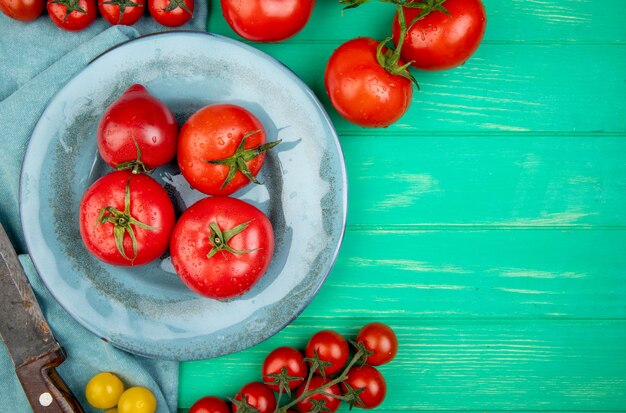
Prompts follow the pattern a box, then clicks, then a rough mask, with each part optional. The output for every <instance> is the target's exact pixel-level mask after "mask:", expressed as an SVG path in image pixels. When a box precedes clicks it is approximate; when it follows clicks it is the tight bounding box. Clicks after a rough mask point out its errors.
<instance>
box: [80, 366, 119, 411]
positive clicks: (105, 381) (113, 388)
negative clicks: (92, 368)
mask: <svg viewBox="0 0 626 413" xmlns="http://www.w3.org/2000/svg"><path fill="white" fill-rule="evenodd" d="M123 392H124V384H123V383H122V381H121V380H120V379H119V378H118V377H117V376H116V375H115V374H113V373H109V372H103V373H98V374H96V375H95V376H93V377H92V378H91V380H89V383H87V387H86V388H85V396H86V397H87V401H88V402H89V404H91V405H92V406H93V407H95V408H96V409H109V408H111V407H115V405H116V404H117V401H118V400H119V399H120V396H121V395H122V393H123Z"/></svg>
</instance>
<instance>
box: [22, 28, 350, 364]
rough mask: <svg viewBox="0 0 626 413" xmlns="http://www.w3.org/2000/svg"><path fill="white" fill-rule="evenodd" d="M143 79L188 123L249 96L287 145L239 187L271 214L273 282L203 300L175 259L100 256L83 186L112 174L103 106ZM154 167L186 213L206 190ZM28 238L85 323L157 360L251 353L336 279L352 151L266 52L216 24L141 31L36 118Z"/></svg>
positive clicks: (25, 176) (27, 176) (48, 276)
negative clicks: (86, 233)
mask: <svg viewBox="0 0 626 413" xmlns="http://www.w3.org/2000/svg"><path fill="white" fill-rule="evenodd" d="M133 83H141V84H143V85H145V86H146V87H147V88H148V90H149V91H150V92H151V93H152V94H154V95H155V96H157V97H158V98H160V99H162V100H163V101H164V102H165V103H166V104H167V105H168V106H169V107H170V108H171V109H172V111H173V112H174V113H175V114H176V116H177V118H178V120H179V123H180V124H181V125H182V123H183V122H184V121H185V119H187V117H188V116H189V115H191V114H192V113H193V112H195V111H196V110H197V109H199V108H201V107H203V106H205V105H207V104H210V103H216V102H229V103H235V104H238V105H242V106H244V107H246V108H247V109H248V110H250V111H252V112H253V113H254V114H255V115H256V116H257V117H258V118H259V119H260V120H261V122H262V123H263V125H264V127H265V129H266V131H267V135H268V140H276V139H282V140H283V143H282V144H281V145H279V146H278V147H277V148H275V149H274V150H272V152H271V153H270V154H269V155H268V156H267V158H266V162H265V166H264V167H263V169H262V171H261V173H260V175H259V176H260V179H261V181H263V182H264V183H265V184H264V185H249V186H248V187H246V188H243V189H242V190H240V191H239V192H237V193H235V194H233V196H234V197H237V198H240V199H243V200H245V201H248V202H250V203H252V204H254V205H256V206H257V207H259V208H260V209H261V210H262V211H264V212H265V213H266V214H267V216H268V217H269V218H270V220H271V222H272V224H273V226H274V231H275V237H276V248H275V253H274V257H273V259H272V263H271V265H270V267H269V269H268V271H267V273H266V274H265V275H264V276H263V278H262V279H261V281H260V282H259V283H258V284H257V285H255V286H254V287H253V288H252V290H250V291H249V292H247V293H246V294H244V295H243V296H241V297H239V298H237V299H233V300H230V301H226V302H221V301H216V300H211V299H207V298H204V297H201V296H198V295H196V294H194V293H193V292H191V291H190V290H188V289H187V288H186V287H185V285H184V284H183V283H182V282H181V281H180V280H179V278H178V276H177V275H176V274H175V273H174V271H173V268H172V266H171V263H170V260H169V258H168V257H163V258H162V259H161V260H158V262H154V263H152V264H149V265H147V266H143V267H137V268H126V267H115V266H110V265H107V264H104V263H102V262H100V261H98V260H97V259H95V258H94V257H92V256H91V255H90V254H89V253H88V252H87V250H86V249H85V247H84V246H83V243H82V241H81V238H80V233H79V228H78V219H77V217H78V207H79V203H80V199H81V197H82V194H83V193H84V191H85V190H86V189H87V188H88V187H89V186H90V185H91V184H92V183H93V182H94V181H95V180H96V179H98V178H99V177H101V176H102V175H104V174H106V173H107V172H109V171H110V169H109V167H108V166H107V165H106V164H104V162H103V161H102V160H101V159H100V157H99V155H98V152H97V147H96V126H97V123H98V121H99V119H100V116H101V114H102V113H103V111H104V109H105V108H106V107H107V106H108V105H110V104H111V102H113V101H114V100H115V99H116V98H117V97H118V96H120V94H122V92H123V91H124V90H125V89H126V88H128V87H129V86H130V85H131V84H133ZM153 176H154V177H155V178H156V179H157V180H159V181H160V182H161V183H162V184H163V185H164V186H165V187H166V189H167V190H168V192H169V193H170V194H171V196H172V199H173V200H174V202H175V204H176V207H177V209H178V211H179V212H180V211H182V210H184V209H185V208H186V207H187V206H189V205H191V204H192V203H194V202H195V201H197V200H198V199H200V198H202V197H203V195H202V194H200V193H198V192H196V191H194V190H192V189H191V188H190V187H189V185H188V184H187V183H186V181H185V180H184V179H183V177H182V175H181V174H180V172H179V171H178V169H177V167H176V166H175V165H171V166H169V167H164V168H159V169H157V171H155V173H154V174H153ZM20 197H21V217H22V224H23V227H24V231H25V235H26V242H27V244H28V249H29V251H30V253H31V256H32V260H33V262H34V263H35V265H36V267H37V269H38V271H39V273H40V274H41V277H42V278H43V280H44V282H45V284H46V285H47V287H48V289H49V290H50V292H51V293H52V295H53V296H54V297H55V298H56V299H57V300H58V301H59V303H61V305H62V306H63V307H64V308H65V309H66V310H67V311H68V312H69V313H70V314H71V315H72V316H73V317H74V318H75V319H76V320H78V322H80V323H81V324H82V325H83V326H85V327H86V328H87V329H89V330H91V331H92V332H93V333H94V334H96V335H98V336H100V337H102V338H103V339H105V340H108V341H110V342H111V343H113V344H114V345H115V346H117V347H119V348H122V349H124V350H127V351H129V352H132V353H136V354H140V355H143V356H148V357H158V358H163V359H172V360H194V359H203V358H209V357H215V356H220V355H224V354H228V353H232V352H235V351H239V350H243V349H245V348H248V347H251V346H253V345H254V344H257V343H259V342H260V341H262V340H264V339H266V338H268V337H270V336H272V335H273V334H275V333H276V332H278V331H279V330H280V329H281V328H283V327H284V326H285V325H286V324H288V323H289V322H290V321H291V320H293V319H294V318H295V317H296V316H297V315H298V314H299V313H300V312H302V310H304V308H305V307H306V306H307V305H308V303H309V302H310V301H311V300H312V298H313V296H314V295H315V294H316V293H317V291H318V290H319V288H320V287H321V285H322V284H323V282H324V280H325V279H326V276H327V275H328V273H329V271H330V269H331V267H332V265H333V263H334V261H335V258H336V256H337V252H338V250H339V246H340V243H341V239H342V236H343V231H344V228H345V223H346V209H347V187H346V171H345V165H344V161H343V155H342V152H341V148H340V146H339V142H338V139H337V135H336V133H335V131H334V129H333V126H332V124H331V122H330V120H329V119H328V116H327V115H326V113H325V112H324V109H323V108H322V106H321V105H320V103H319V101H318V100H317V99H316V97H315V95H314V94H313V93H312V92H311V90H309V88H308V87H307V86H306V85H305V84H304V83H303V82H302V81H301V80H300V79H298V77H297V76H296V75H295V74H293V73H292V72H291V71H290V70H289V69H287V68H286V67H284V66H283V65H282V64H281V63H280V62H278V61H276V60H275V59H273V58H271V57H269V56H267V55H266V54H264V53H262V52H260V51H258V50H256V49H254V48H252V47H249V46H246V45H244V44H242V43H239V42H237V41H234V40H230V39H226V38H223V37H220V36H215V35H210V34H206V33H193V32H174V33H167V34H158V35H151V36H147V37H142V38H139V39H136V40H133V41H130V42H127V43H125V44H122V45H120V46H118V47H115V48H113V49H111V50H109V51H108V52H106V53H104V54H103V55H101V56H100V57H98V58H97V59H96V60H94V61H93V62H92V63H91V64H89V65H88V66H87V67H86V68H85V70H83V71H82V72H81V73H79V74H78V75H77V76H76V77H74V79H72V80H71V81H70V82H69V83H68V84H67V85H66V86H65V87H64V88H63V89H62V90H61V91H60V92H59V93H58V94H57V95H56V96H55V98H54V99H53V100H52V101H51V102H50V104H49V105H48V107H47V109H46V110H45V112H44V113H43V115H42V116H41V119H40V120H39V123H38V124H37V126H36V127H35V130H34V132H33V135H32V138H31V140H30V144H29V146H28V150H27V153H26V157H25V159H24V165H23V170H22V177H21V194H20Z"/></svg>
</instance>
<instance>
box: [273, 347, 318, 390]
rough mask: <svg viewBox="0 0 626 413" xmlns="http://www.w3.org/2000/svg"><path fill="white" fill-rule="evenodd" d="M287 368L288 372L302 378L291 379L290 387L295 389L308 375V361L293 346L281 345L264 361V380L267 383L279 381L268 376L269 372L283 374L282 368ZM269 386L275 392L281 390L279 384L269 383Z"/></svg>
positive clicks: (292, 375)
mask: <svg viewBox="0 0 626 413" xmlns="http://www.w3.org/2000/svg"><path fill="white" fill-rule="evenodd" d="M283 368H285V369H286V374H287V375H289V376H291V377H294V378H297V377H299V378H300V379H299V380H298V379H293V380H291V381H289V384H288V386H289V389H290V390H293V389H295V388H296V387H298V386H299V385H300V384H301V383H303V382H304V379H305V377H306V375H307V372H308V368H307V366H306V363H305V362H304V356H303V355H302V353H300V352H299V351H298V350H296V349H295V348H293V347H279V348H277V349H275V350H274V351H272V352H271V353H270V354H268V356H267V357H266V358H265V361H264V362H263V368H262V374H263V381H264V382H265V383H266V384H267V383H268V382H277V380H276V379H275V378H273V377H270V376H268V375H269V374H281V371H282V369H283ZM268 386H269V388H270V389H272V390H274V391H275V392H277V391H279V390H280V386H279V384H268Z"/></svg>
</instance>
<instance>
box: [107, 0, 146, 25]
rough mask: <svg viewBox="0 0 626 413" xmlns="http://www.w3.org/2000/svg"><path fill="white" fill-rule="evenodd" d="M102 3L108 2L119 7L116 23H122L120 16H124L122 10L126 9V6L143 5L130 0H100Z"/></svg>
mask: <svg viewBox="0 0 626 413" xmlns="http://www.w3.org/2000/svg"><path fill="white" fill-rule="evenodd" d="M102 4H110V5H113V6H118V7H119V8H120V17H119V18H118V19H117V24H121V23H122V17H124V12H125V11H126V7H143V5H142V4H137V3H135V2H133V1H132V0H108V1H104V2H102Z"/></svg>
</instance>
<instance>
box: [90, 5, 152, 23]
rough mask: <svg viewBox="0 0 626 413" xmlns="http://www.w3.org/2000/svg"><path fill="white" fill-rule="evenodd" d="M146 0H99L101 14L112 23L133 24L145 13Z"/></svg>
mask: <svg viewBox="0 0 626 413" xmlns="http://www.w3.org/2000/svg"><path fill="white" fill-rule="evenodd" d="M145 5H146V0H98V10H100V14H101V15H102V17H104V18H105V19H106V20H107V21H108V22H109V23H111V24H125V25H127V26H132V25H133V24H135V23H137V21H138V20H139V19H141V16H142V15H143V11H144V6H145Z"/></svg>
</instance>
